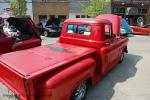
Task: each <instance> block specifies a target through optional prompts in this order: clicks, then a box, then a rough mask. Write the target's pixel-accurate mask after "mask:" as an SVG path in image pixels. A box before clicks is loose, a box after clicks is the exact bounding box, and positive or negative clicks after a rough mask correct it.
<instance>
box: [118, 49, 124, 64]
mask: <svg viewBox="0 0 150 100" xmlns="http://www.w3.org/2000/svg"><path fill="white" fill-rule="evenodd" d="M123 60H124V52H122V53H121V57H120V61H119V63H121V62H122V61H123Z"/></svg>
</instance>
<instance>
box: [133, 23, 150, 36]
mask: <svg viewBox="0 0 150 100" xmlns="http://www.w3.org/2000/svg"><path fill="white" fill-rule="evenodd" d="M148 26H149V25H147V27H148ZM131 28H132V30H133V34H136V35H146V36H148V35H150V28H146V26H145V27H139V26H131Z"/></svg>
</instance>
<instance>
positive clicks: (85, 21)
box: [64, 18, 112, 24]
mask: <svg viewBox="0 0 150 100" xmlns="http://www.w3.org/2000/svg"><path fill="white" fill-rule="evenodd" d="M64 23H80V24H82V23H83V24H112V23H111V22H110V21H109V20H106V19H101V20H99V19H95V18H74V19H67V20H66V21H65V22H64Z"/></svg>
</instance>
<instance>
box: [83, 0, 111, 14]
mask: <svg viewBox="0 0 150 100" xmlns="http://www.w3.org/2000/svg"><path fill="white" fill-rule="evenodd" d="M87 2H88V3H89V4H90V5H89V6H88V7H87V6H85V5H83V4H81V7H82V10H83V12H84V13H86V14H88V15H89V16H91V17H96V16H97V15H100V14H102V13H104V12H105V11H106V9H107V6H108V5H109V4H110V2H109V1H108V0H107V1H106V0H87Z"/></svg>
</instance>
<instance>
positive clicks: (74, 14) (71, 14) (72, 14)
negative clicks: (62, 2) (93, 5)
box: [69, 13, 87, 19]
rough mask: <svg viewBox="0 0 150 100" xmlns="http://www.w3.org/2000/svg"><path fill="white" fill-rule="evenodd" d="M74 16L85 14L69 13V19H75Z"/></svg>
mask: <svg viewBox="0 0 150 100" xmlns="http://www.w3.org/2000/svg"><path fill="white" fill-rule="evenodd" d="M76 15H86V16H87V14H85V13H69V19H72V18H76Z"/></svg>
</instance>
